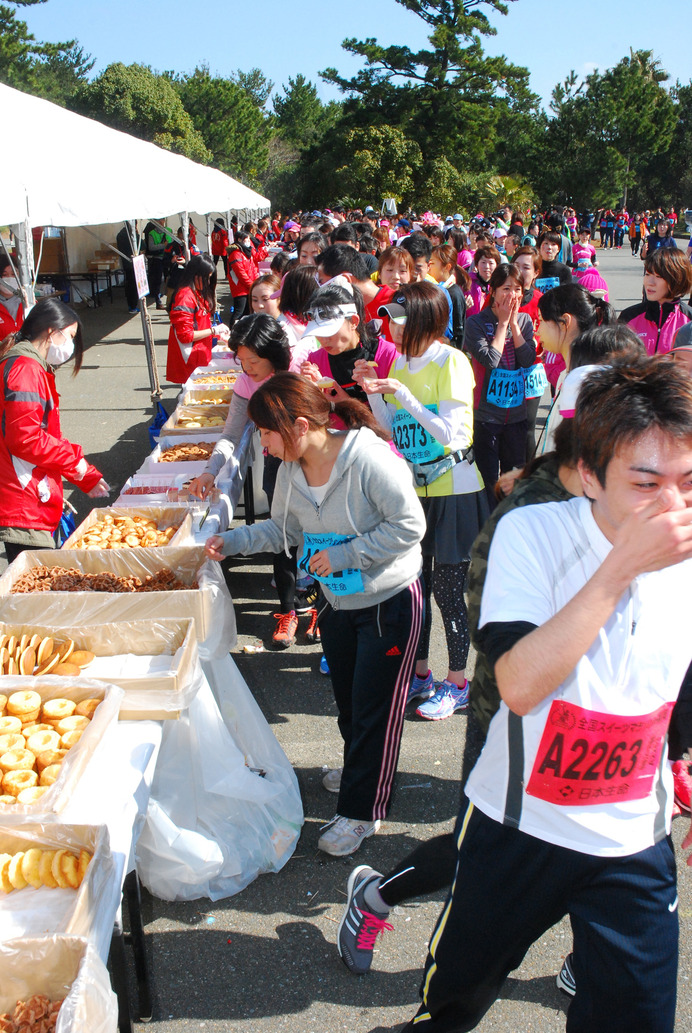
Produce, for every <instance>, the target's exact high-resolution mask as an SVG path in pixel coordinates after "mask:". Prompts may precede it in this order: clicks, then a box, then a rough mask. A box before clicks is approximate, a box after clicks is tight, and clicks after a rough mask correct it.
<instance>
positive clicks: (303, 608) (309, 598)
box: [296, 578, 317, 613]
mask: <svg viewBox="0 0 692 1033" xmlns="http://www.w3.org/2000/svg"><path fill="white" fill-rule="evenodd" d="M316 602H317V583H316V582H315V581H313V580H312V578H300V580H299V581H296V613H309V612H310V610H311V609H312V608H313V607H314V605H315V603H316Z"/></svg>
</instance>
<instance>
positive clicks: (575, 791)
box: [526, 699, 674, 807]
mask: <svg viewBox="0 0 692 1033" xmlns="http://www.w3.org/2000/svg"><path fill="white" fill-rule="evenodd" d="M673 706H674V704H673V703H664V704H663V706H661V707H659V708H658V710H654V711H652V713H650V714H641V715H636V716H631V715H630V716H627V717H619V716H616V715H613V714H601V713H598V712H597V711H595V710H585V709H584V708H583V707H579V706H577V705H576V704H574V703H568V702H567V701H565V700H562V699H556V700H553V703H552V705H551V707H550V711H549V713H548V720H547V721H546V725H545V729H544V731H543V736H542V738H541V742H540V746H539V747H538V752H537V754H536V760H535V762H534V765H533V770H532V772H531V777H530V779H529V782H528V785H527V786H526V792H527V793H528V794H529V795H530V796H537V797H538V798H539V799H541V800H546V801H547V802H548V803H553V804H557V805H558V806H561V807H579V806H589V805H595V804H602V803H609V802H610V803H613V802H617V801H624V800H641V799H643V798H644V797H645V796H648V795H649V793H650V792H651V787H652V785H653V780H654V775H655V774H656V771H657V769H658V765H659V762H660V759H661V751H662V749H663V742H664V740H665V737H666V733H667V731H668V724H669V721H670V714H671V711H672V709H673Z"/></svg>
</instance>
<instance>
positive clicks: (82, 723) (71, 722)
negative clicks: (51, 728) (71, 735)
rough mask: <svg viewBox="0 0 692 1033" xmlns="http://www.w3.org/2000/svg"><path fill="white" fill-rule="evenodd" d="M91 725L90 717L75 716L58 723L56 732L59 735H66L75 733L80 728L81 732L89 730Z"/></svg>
mask: <svg viewBox="0 0 692 1033" xmlns="http://www.w3.org/2000/svg"><path fill="white" fill-rule="evenodd" d="M89 724H90V721H89V718H88V717H82V716H80V715H79V714H73V715H72V717H66V718H63V720H62V721H57V722H56V724H55V730H56V732H57V733H58V734H59V735H65V733H66V732H73V731H74V730H75V729H76V728H78V729H79V730H80V731H81V732H83V731H84V729H85V728H88V727H89Z"/></svg>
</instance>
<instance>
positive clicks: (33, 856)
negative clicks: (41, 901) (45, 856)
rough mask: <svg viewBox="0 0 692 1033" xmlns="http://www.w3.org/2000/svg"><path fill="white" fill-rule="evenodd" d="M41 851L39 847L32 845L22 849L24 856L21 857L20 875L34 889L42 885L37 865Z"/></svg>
mask: <svg viewBox="0 0 692 1033" xmlns="http://www.w3.org/2000/svg"><path fill="white" fill-rule="evenodd" d="M41 853H42V851H41V850H40V849H39V847H36V846H32V847H30V848H29V850H25V851H24V857H23V858H22V875H23V876H24V878H25V879H26V881H27V882H28V883H29V885H30V886H34V887H35V888H36V889H38V888H39V886H41V885H43V884H42V882H41V876H40V874H39V867H38V866H39V862H40V860H41Z"/></svg>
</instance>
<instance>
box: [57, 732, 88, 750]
mask: <svg viewBox="0 0 692 1033" xmlns="http://www.w3.org/2000/svg"><path fill="white" fill-rule="evenodd" d="M83 733H84V729H83V728H74V729H73V730H72V731H71V732H65V734H64V735H61V736H60V746H61V747H62V749H64V750H71V749H72V747H73V746H75V745H76V744H77V743H78V742H79V740H80V739H81V738H82V735H83Z"/></svg>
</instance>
